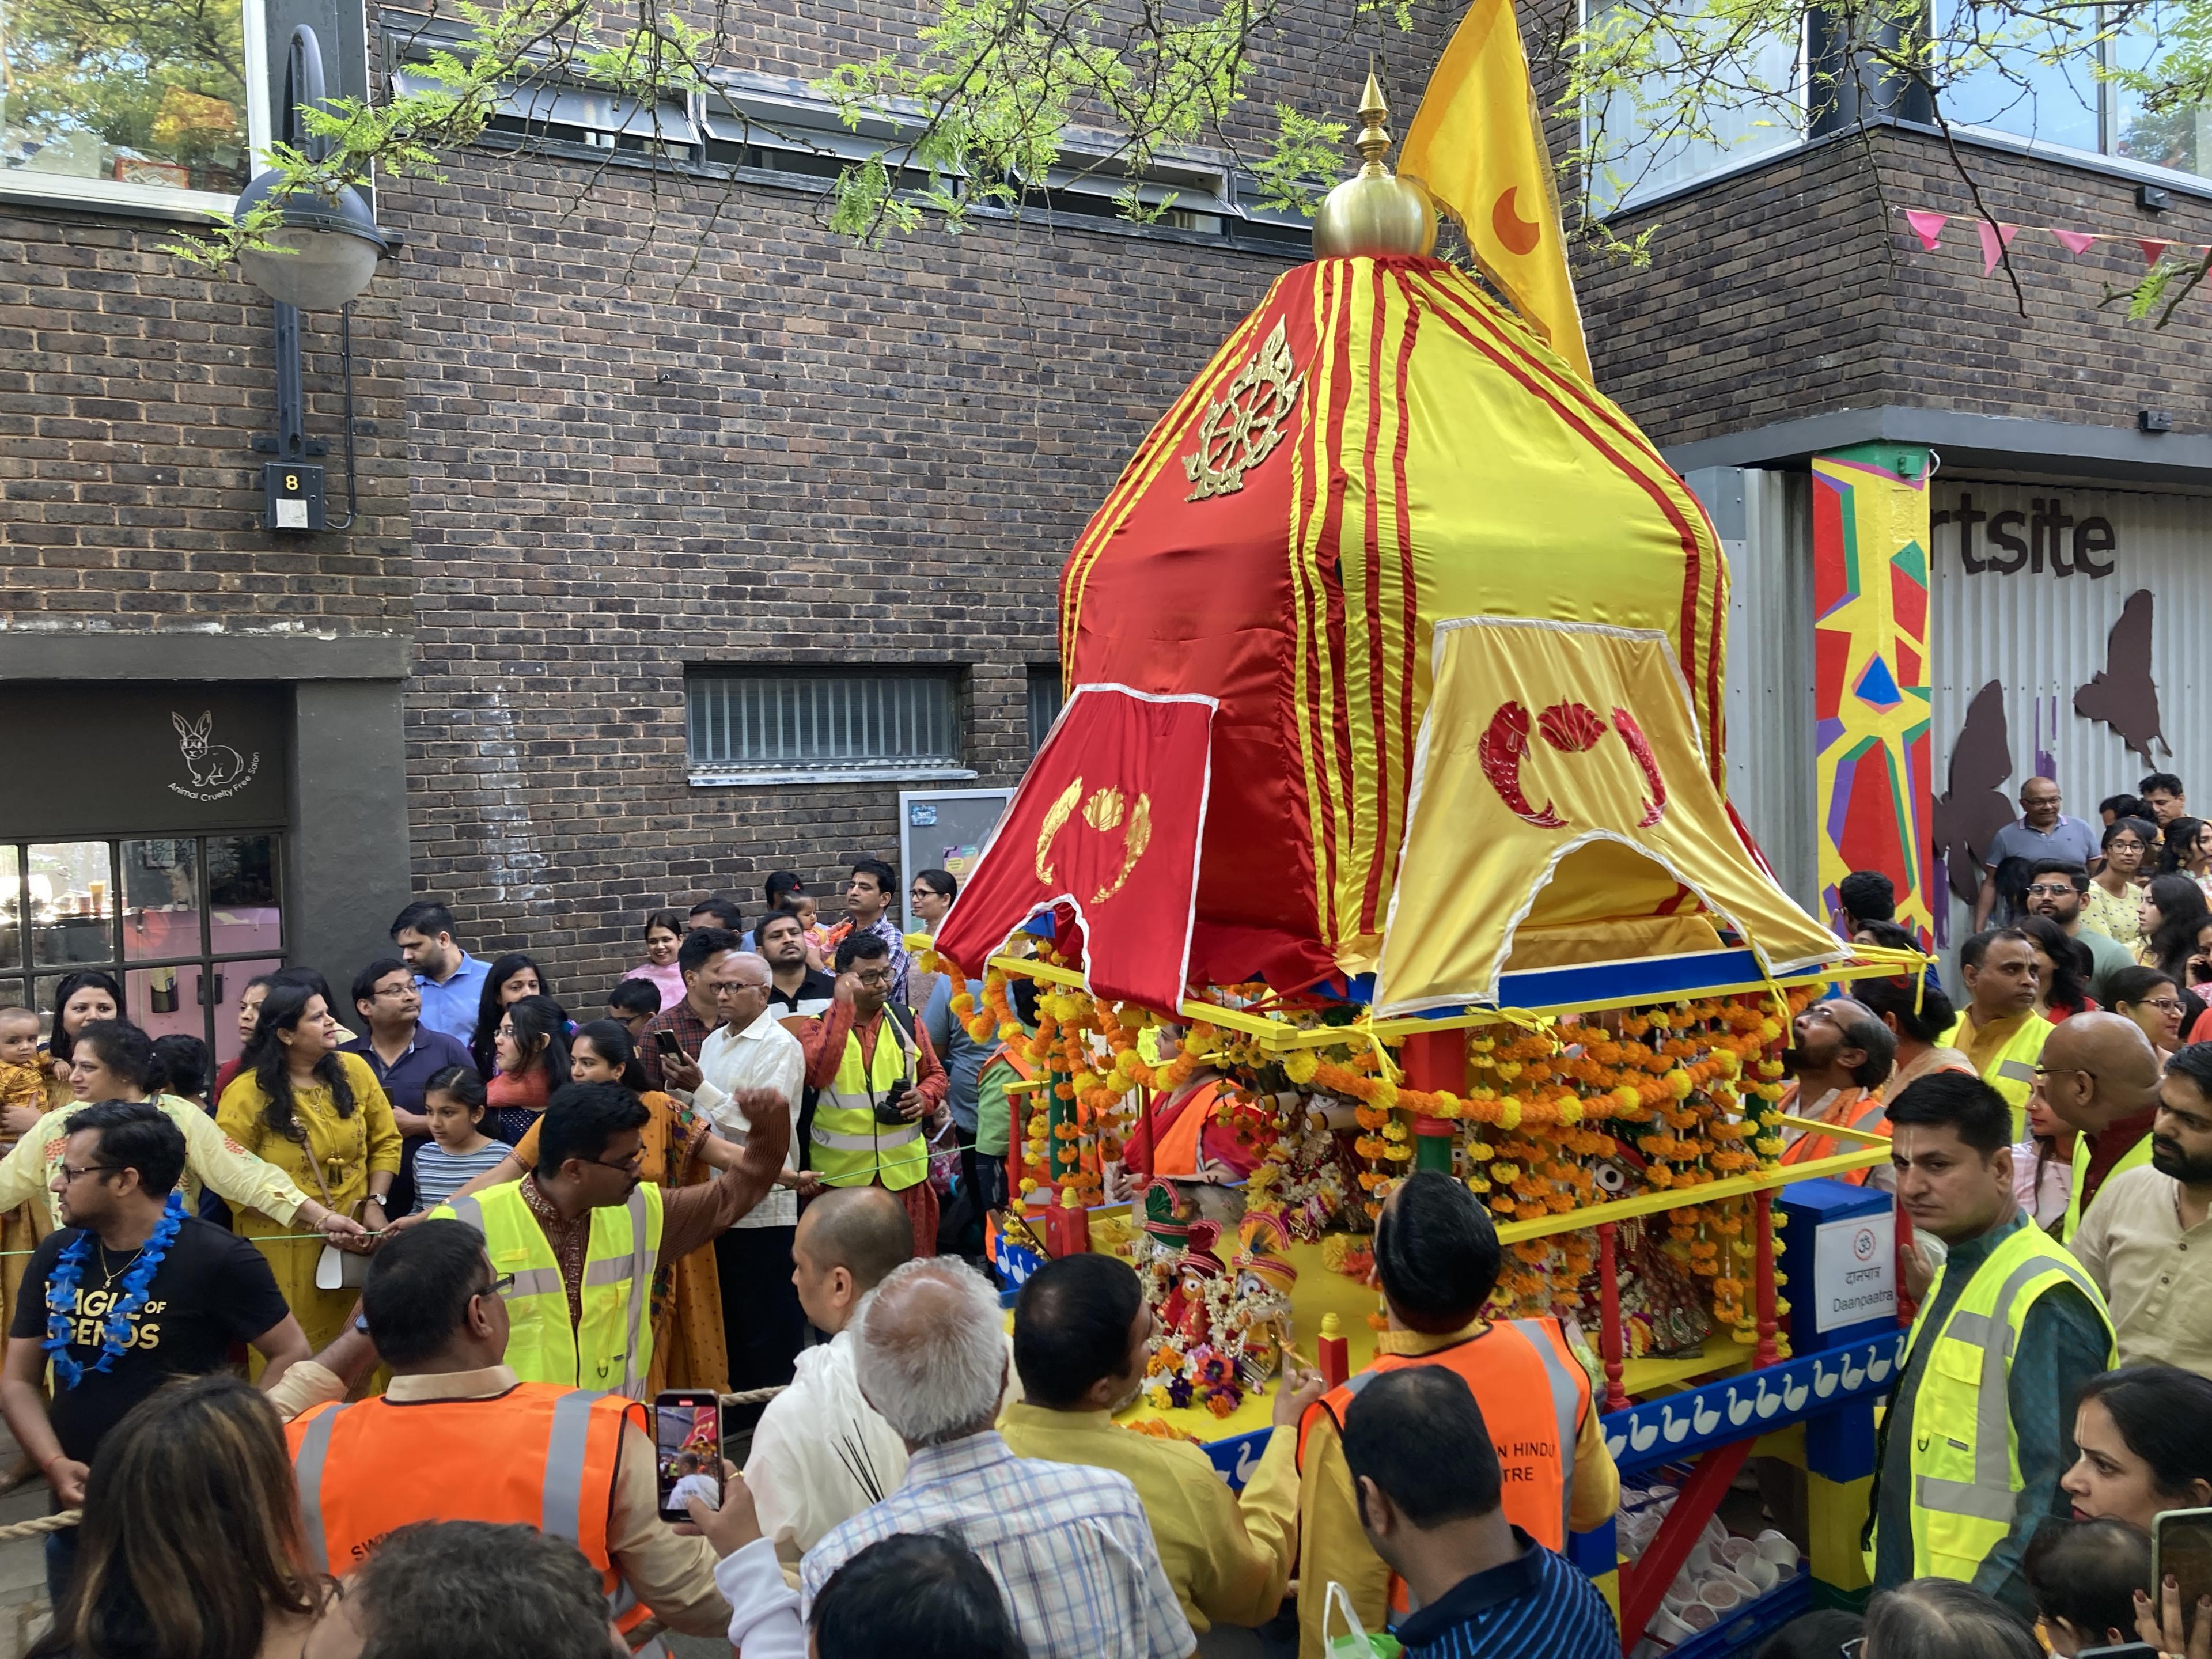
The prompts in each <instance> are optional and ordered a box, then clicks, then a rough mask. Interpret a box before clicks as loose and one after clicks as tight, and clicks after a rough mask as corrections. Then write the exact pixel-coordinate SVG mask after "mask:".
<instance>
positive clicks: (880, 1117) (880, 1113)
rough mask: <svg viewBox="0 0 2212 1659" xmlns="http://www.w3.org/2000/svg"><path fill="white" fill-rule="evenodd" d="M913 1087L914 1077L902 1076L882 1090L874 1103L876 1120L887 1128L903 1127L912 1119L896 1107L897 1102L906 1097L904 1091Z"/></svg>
mask: <svg viewBox="0 0 2212 1659" xmlns="http://www.w3.org/2000/svg"><path fill="white" fill-rule="evenodd" d="M913 1087H914V1079H912V1078H910V1077H902V1078H901V1079H899V1080H898V1081H897V1082H896V1083H894V1084H892V1085H891V1086H890V1089H888V1090H887V1091H884V1097H883V1098H882V1099H881V1100H879V1101H878V1102H877V1103H876V1121H877V1122H878V1123H880V1124H883V1125H884V1126H885V1127H888V1128H905V1127H907V1126H908V1125H909V1124H911V1123H912V1122H913V1121H914V1120H913V1119H912V1118H910V1117H908V1115H906V1114H905V1113H904V1112H902V1111H901V1110H899V1109H898V1104H897V1103H898V1102H900V1101H902V1100H903V1099H905V1098H906V1091H908V1090H909V1089H911V1088H913Z"/></svg>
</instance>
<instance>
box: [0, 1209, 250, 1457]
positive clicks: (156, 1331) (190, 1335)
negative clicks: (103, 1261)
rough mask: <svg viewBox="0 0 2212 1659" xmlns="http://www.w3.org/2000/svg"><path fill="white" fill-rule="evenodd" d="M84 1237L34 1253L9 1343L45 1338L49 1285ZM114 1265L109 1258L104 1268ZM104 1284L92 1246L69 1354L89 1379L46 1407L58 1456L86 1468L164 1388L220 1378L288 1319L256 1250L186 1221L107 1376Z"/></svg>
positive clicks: (80, 1278)
mask: <svg viewBox="0 0 2212 1659" xmlns="http://www.w3.org/2000/svg"><path fill="white" fill-rule="evenodd" d="M80 1237H83V1231H82V1229H81V1228H76V1227H67V1228H64V1229H63V1230H62V1231H60V1232H58V1233H52V1234H50V1235H48V1236H47V1237H46V1238H45V1239H44V1240H42V1241H41V1242H40V1245H39V1248H38V1249H36V1250H35V1251H33V1253H32V1255H31V1264H30V1267H28V1268H27V1270H26V1271H25V1273H24V1274H23V1289H22V1292H21V1296H20V1297H18V1298H17V1300H16V1303H15V1322H14V1323H12V1324H11V1325H9V1328H8V1334H9V1336H10V1337H26V1338H29V1339H30V1340H33V1341H36V1340H40V1339H41V1338H43V1337H44V1336H45V1335H46V1280H47V1278H48V1276H49V1275H50V1274H52V1272H53V1269H54V1263H55V1262H56V1261H58V1260H60V1258H61V1253H62V1252H63V1251H64V1249H68V1248H69V1245H70V1243H71V1241H73V1240H75V1239H77V1238H80ZM116 1265H117V1264H116V1263H115V1261H113V1259H112V1258H111V1259H110V1260H109V1261H108V1263H107V1266H109V1267H114V1266H116ZM128 1276H129V1273H128V1271H127V1270H125V1271H123V1272H118V1273H117V1274H116V1276H115V1283H116V1291H114V1292H113V1293H112V1296H113V1297H114V1298H119V1297H120V1294H121V1287H122V1284H123V1281H124V1279H125V1278H127V1277H128ZM101 1277H102V1268H101V1267H100V1242H99V1240H97V1239H94V1241H93V1243H92V1253H91V1255H90V1256H89V1257H88V1259H87V1260H86V1261H85V1263H84V1265H83V1266H82V1267H81V1268H80V1269H79V1270H78V1273H77V1285H76V1304H77V1322H76V1330H75V1331H74V1332H73V1333H72V1334H71V1336H70V1346H69V1356H70V1358H72V1359H74V1360H76V1362H77V1364H80V1365H82V1366H83V1367H84V1368H85V1373H84V1376H83V1378H82V1380H81V1381H80V1382H79V1383H77V1385H76V1387H75V1388H74V1389H64V1388H62V1387H61V1386H60V1385H59V1381H58V1379H57V1382H56V1386H55V1390H54V1398H53V1403H52V1406H51V1407H49V1408H48V1415H49V1417H50V1418H51V1419H52V1423H53V1425H54V1437H55V1438H56V1439H58V1440H59V1441H60V1442H61V1445H62V1455H64V1457H72V1458H75V1459H76V1461H77V1462H80V1463H89V1462H92V1455H93V1451H94V1448H96V1447H97V1446H98V1445H99V1444H100V1440H101V1438H102V1437H104V1436H105V1435H106V1433H107V1431H109V1430H110V1429H112V1428H113V1427H114V1426H115V1425H116V1424H117V1423H118V1421H120V1420H121V1419H122V1417H123V1414H124V1413H125V1412H127V1411H129V1410H130V1409H131V1407H133V1406H135V1405H137V1403H138V1402H139V1401H142V1400H143V1399H144V1398H145V1397H146V1396H147V1395H149V1394H151V1393H153V1392H154V1390H155V1389H158V1388H160V1387H161V1384H162V1383H165V1382H167V1380H168V1379H169V1378H171V1377H173V1376H201V1375H203V1374H204V1373H206V1372H209V1371H216V1370H222V1367H223V1364H224V1363H225V1361H226V1360H227V1359H228V1358H229V1355H230V1346H231V1344H232V1343H234V1342H240V1341H247V1340H252V1338H254V1337H257V1336H259V1335H260V1334H262V1333H263V1332H264V1331H267V1330H270V1329H271V1328H273V1327H275V1326H276V1325H277V1324H278V1323H280V1322H282V1321H283V1318H284V1316H285V1315H286V1314H288V1313H289V1312H290V1311H291V1310H290V1309H289V1308H288V1307H286V1306H285V1304H284V1297H283V1293H282V1292H281V1291H278V1290H277V1288H276V1277H275V1276H274V1275H273V1274H271V1273H270V1271H269V1263H268V1262H267V1261H266V1260H264V1258H263V1256H262V1254H261V1252H260V1251H258V1250H257V1249H254V1248H253V1246H252V1244H250V1243H247V1242H246V1240H245V1239H242V1238H239V1237H234V1236H233V1235H232V1234H229V1233H227V1232H225V1231H223V1230H222V1228H220V1227H216V1226H210V1225H209V1224H208V1223H206V1222H204V1221H202V1220H199V1219H198V1218H196V1217H187V1218H185V1224H184V1226H183V1227H182V1228H181V1229H180V1230H179V1232H178V1234H177V1237H176V1242H175V1243H173V1244H171V1245H170V1246H169V1253H168V1254H167V1255H165V1256H163V1257H162V1258H161V1266H160V1267H158V1268H156V1269H155V1273H154V1282H153V1284H152V1285H150V1286H149V1287H148V1289H149V1295H148V1297H147V1298H146V1305H145V1306H144V1307H143V1308H141V1309H140V1310H138V1312H137V1315H136V1316H134V1317H133V1318H132V1320H131V1341H130V1345H129V1346H127V1347H125V1349H124V1350H123V1352H120V1353H118V1355H116V1356H115V1363H114V1364H112V1365H111V1366H109V1367H108V1369H107V1370H105V1371H95V1370H93V1369H92V1366H93V1364H94V1361H96V1360H97V1359H98V1358H100V1321H101V1319H103V1318H104V1317H106V1313H107V1310H108V1308H109V1306H110V1305H111V1299H112V1298H111V1293H110V1292H109V1291H105V1290H103V1289H102V1288H101V1285H100V1280H101Z"/></svg>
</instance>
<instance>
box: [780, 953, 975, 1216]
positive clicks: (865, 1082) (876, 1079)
mask: <svg viewBox="0 0 2212 1659" xmlns="http://www.w3.org/2000/svg"><path fill="white" fill-rule="evenodd" d="M900 967H901V964H900V963H896V962H895V961H894V959H893V957H892V954H891V948H890V945H886V944H885V943H884V940H883V939H882V938H881V937H880V936H878V935H877V934H875V933H848V934H847V935H846V936H845V938H844V939H842V940H841V941H840V942H839V943H838V945H837V958H836V969H837V994H836V999H835V1000H833V1001H832V1002H831V1003H830V1005H829V1012H828V1013H827V1014H825V1015H823V1018H821V1019H819V1020H817V1021H816V1022H814V1024H812V1026H811V1028H809V1029H808V1030H805V1032H804V1033H803V1034H802V1036H800V1038H799V1042H800V1044H801V1046H802V1047H803V1048H805V1051H806V1081H807V1083H808V1084H809V1085H811V1087H812V1088H813V1089H814V1090H815V1091H816V1095H815V1102H814V1106H813V1109H812V1111H811V1114H810V1115H809V1120H808V1123H807V1127H806V1144H805V1146H803V1147H802V1148H801V1149H800V1156H801V1157H802V1158H804V1159H805V1165H804V1167H805V1168H807V1169H809V1170H812V1171H813V1172H814V1173H815V1174H817V1176H820V1177H821V1181H822V1184H823V1186H825V1187H881V1188H884V1190H886V1191H887V1192H890V1193H893V1194H896V1195H897V1197H898V1200H899V1201H900V1202H901V1203H902V1204H904V1205H905V1206H906V1211H907V1215H908V1218H909V1219H910V1220H912V1222H913V1223H914V1253H915V1255H936V1254H937V1194H936V1192H935V1190H934V1189H933V1188H931V1186H930V1184H929V1147H928V1145H927V1142H926V1141H924V1140H923V1139H922V1119H923V1118H924V1117H933V1116H934V1115H936V1114H937V1113H938V1112H939V1110H940V1109H941V1108H942V1106H943V1104H944V1101H945V1090H946V1088H947V1086H948V1084H947V1079H946V1078H945V1067H944V1066H941V1065H939V1063H938V1059H937V1053H936V1050H935V1049H933V1048H931V1046H930V1042H929V1033H928V1032H927V1031H926V1030H922V1029H921V1025H920V1024H918V1023H917V1022H916V1020H915V1017H914V1010H913V1009H911V1008H908V1007H905V1006H902V1005H901V1004H899V1003H898V1002H896V1000H893V997H894V990H893V987H895V986H896V983H897V982H898V979H899V969H900Z"/></svg>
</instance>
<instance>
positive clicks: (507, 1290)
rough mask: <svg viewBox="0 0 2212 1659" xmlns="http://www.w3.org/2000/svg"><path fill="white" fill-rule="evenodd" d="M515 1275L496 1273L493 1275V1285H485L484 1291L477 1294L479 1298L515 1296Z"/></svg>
mask: <svg viewBox="0 0 2212 1659" xmlns="http://www.w3.org/2000/svg"><path fill="white" fill-rule="evenodd" d="M513 1291H514V1275H513V1273H494V1274H493V1275H492V1280H491V1283H490V1284H489V1285H485V1286H484V1287H483V1289H482V1290H480V1291H477V1295H478V1296H496V1297H502V1298H504V1297H507V1296H510V1295H512V1294H513Z"/></svg>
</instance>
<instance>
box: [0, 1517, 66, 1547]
mask: <svg viewBox="0 0 2212 1659" xmlns="http://www.w3.org/2000/svg"><path fill="white" fill-rule="evenodd" d="M83 1519H84V1511H83V1510H63V1511H62V1512H61V1513H60V1514H59V1515H42V1516H40V1517H39V1518H38V1519H37V1520H35V1521H18V1522H16V1523H15V1525H14V1526H12V1527H0V1544H15V1543H21V1541H23V1540H24V1539H26V1538H36V1537H37V1536H39V1534H41V1533H47V1532H59V1531H60V1530H61V1529H62V1528H64V1527H73V1526H75V1525H76V1523H77V1522H80V1521H82V1520H83Z"/></svg>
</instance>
